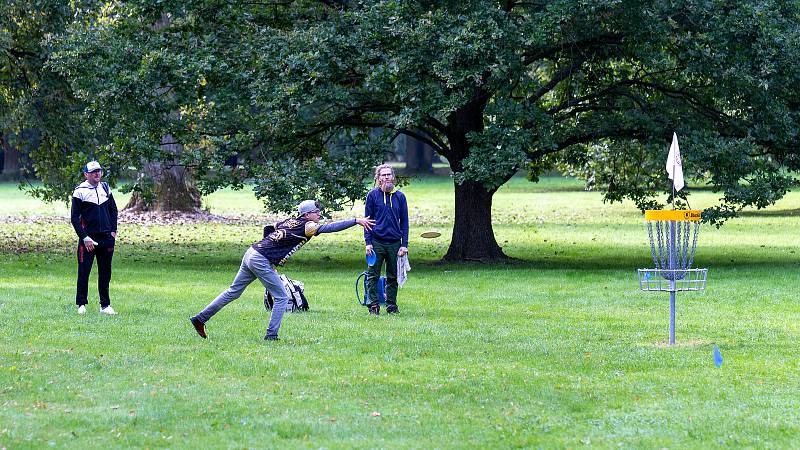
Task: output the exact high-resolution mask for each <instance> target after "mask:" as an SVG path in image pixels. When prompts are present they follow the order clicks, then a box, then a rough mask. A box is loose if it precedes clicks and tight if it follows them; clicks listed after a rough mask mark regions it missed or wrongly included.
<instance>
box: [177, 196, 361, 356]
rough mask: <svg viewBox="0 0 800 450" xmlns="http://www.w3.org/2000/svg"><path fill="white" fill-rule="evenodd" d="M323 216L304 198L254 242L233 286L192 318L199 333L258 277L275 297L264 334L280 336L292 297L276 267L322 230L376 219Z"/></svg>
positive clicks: (202, 335) (271, 337)
mask: <svg viewBox="0 0 800 450" xmlns="http://www.w3.org/2000/svg"><path fill="white" fill-rule="evenodd" d="M319 219H320V210H319V203H317V202H316V201H314V200H304V201H302V202H301V203H300V204H299V205H297V215H296V216H294V217H290V218H288V219H286V220H284V221H282V222H278V223H277V224H275V230H274V231H273V232H272V233H270V234H269V235H267V236H266V237H264V239H262V240H260V241H258V242H256V243H255V244H253V245H251V246H250V248H249V249H247V251H246V252H245V254H244V257H242V263H241V265H240V266H239V272H238V273H237V274H236V277H235V278H234V279H233V283H232V284H231V286H230V287H229V288H228V289H226V290H224V291H223V292H222V293H221V294H219V295H218V296H217V298H215V299H214V301H212V302H211V303H210V304H209V305H208V306H206V307H205V309H203V310H202V311H200V312H199V313H197V315H196V316H193V317H190V318H189V321H190V322H192V325H193V326H194V329H195V330H196V331H197V334H199V335H200V337H202V338H204V339H205V338H206V330H205V323H206V322H208V321H209V320H210V319H211V318H212V317H214V315H215V314H217V313H218V312H219V310H221V309H222V308H223V307H224V306H225V305H227V304H228V303H230V302H232V301H234V300H236V299H237V298H239V297H240V296H241V295H242V292H244V290H245V288H246V287H247V286H249V285H250V283H252V282H253V281H255V280H256V279H258V280H259V281H261V284H263V285H264V287H266V288H267V289H268V290H269V292H270V293H271V294H272V297H273V298H274V299H275V305H274V306H273V308H272V316H271V317H270V321H269V325H268V327H267V335H266V336H264V339H266V340H268V341H272V340H278V330H279V329H280V327H281V320H282V319H283V313H284V310H285V309H286V302H287V301H288V300H289V297H288V296H287V294H286V291H284V290H283V283H282V282H281V279H280V276H279V275H278V272H276V271H275V267H277V266H283V265H284V264H285V263H286V260H288V259H289V257H291V256H292V255H293V254H294V253H295V252H297V251H298V250H300V248H301V247H302V246H303V245H305V244H306V243H307V242H308V241H309V240H311V238H313V237H314V236H317V235H319V234H322V233H336V232H338V231H342V230H345V229H347V228H350V227H352V226H353V225H356V224H358V225H361V226H362V227H364V229H365V230H369V229H370V227H371V226H372V225H373V223H374V222H373V221H372V220H371V219H370V218H369V217H359V218H356V219H345V220H340V221H337V222H333V223H329V224H325V225H320V223H319Z"/></svg>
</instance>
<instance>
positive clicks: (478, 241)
mask: <svg viewBox="0 0 800 450" xmlns="http://www.w3.org/2000/svg"><path fill="white" fill-rule="evenodd" d="M455 194H456V195H455V208H456V215H455V222H454V224H453V237H452V239H451V241H450V248H449V249H447V254H446V255H444V258H443V260H444V261H497V260H505V259H508V257H507V256H506V255H505V254H504V253H503V250H502V249H501V248H500V246H499V245H497V240H495V238H494V230H493V229H492V196H493V195H494V192H488V191H487V190H486V188H484V187H483V185H482V184H481V183H476V182H474V181H465V182H464V183H462V184H458V183H455Z"/></svg>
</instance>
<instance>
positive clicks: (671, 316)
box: [669, 220, 677, 345]
mask: <svg viewBox="0 0 800 450" xmlns="http://www.w3.org/2000/svg"><path fill="white" fill-rule="evenodd" d="M676 226H677V224H676V222H675V221H674V220H670V222H669V237H670V243H669V269H670V270H675V269H676V262H675V258H676V257H677V255H676V254H675V252H676V247H675V238H676V235H675V234H676V233H675V228H676ZM675 278H676V275H675V272H673V273H672V276H671V277H670V280H669V345H675V297H676V295H675Z"/></svg>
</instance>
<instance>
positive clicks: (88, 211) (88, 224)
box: [71, 181, 117, 241]
mask: <svg viewBox="0 0 800 450" xmlns="http://www.w3.org/2000/svg"><path fill="white" fill-rule="evenodd" d="M71 221H72V227H73V228H75V233H77V234H78V237H80V238H81V241H83V239H85V238H86V236H90V237H92V238H93V239H94V236H107V235H110V234H111V233H115V232H116V231H117V203H116V202H115V201H114V196H113V195H111V191H110V190H109V189H108V184H107V183H105V182H100V183H98V184H97V186H92V185H91V184H90V183H89V182H88V181H84V182H83V183H81V184H79V185H78V186H77V187H76V188H75V191H73V192H72V214H71ZM95 240H97V239H95Z"/></svg>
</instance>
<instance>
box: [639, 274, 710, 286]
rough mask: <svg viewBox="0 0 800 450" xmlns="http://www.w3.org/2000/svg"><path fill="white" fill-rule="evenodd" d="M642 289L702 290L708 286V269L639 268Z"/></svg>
mask: <svg viewBox="0 0 800 450" xmlns="http://www.w3.org/2000/svg"><path fill="white" fill-rule="evenodd" d="M638 273H639V289H640V290H642V291H661V292H680V291H702V290H705V288H706V278H707V277H708V269H674V270H669V269H638Z"/></svg>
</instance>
